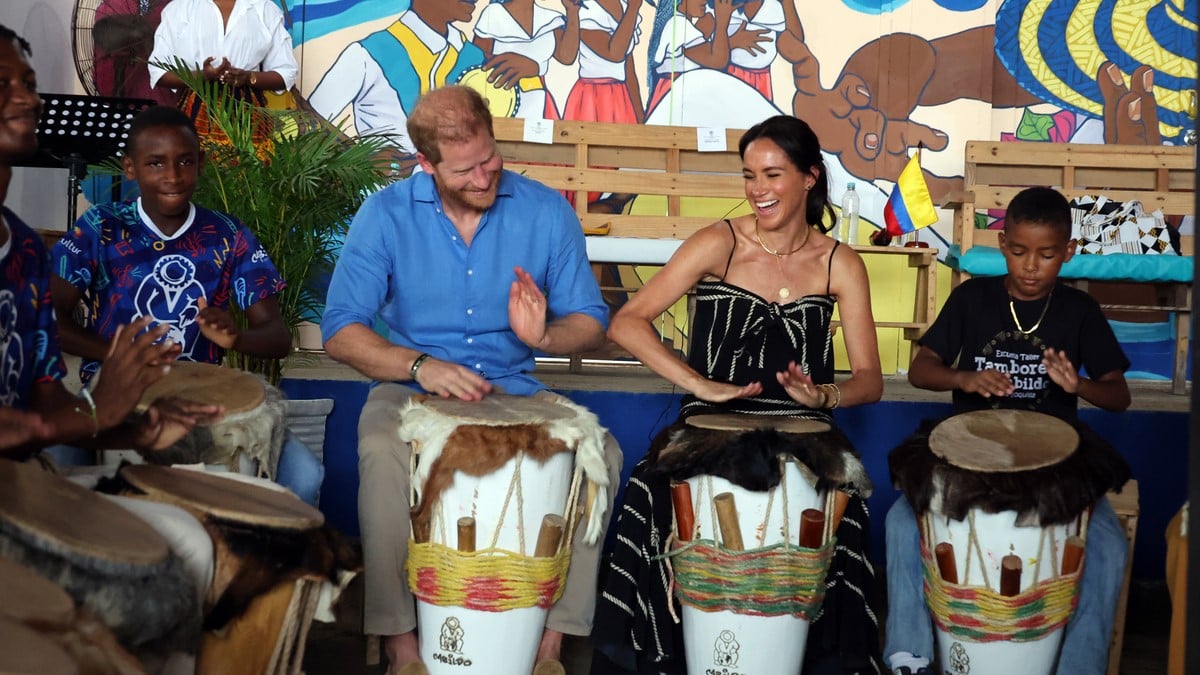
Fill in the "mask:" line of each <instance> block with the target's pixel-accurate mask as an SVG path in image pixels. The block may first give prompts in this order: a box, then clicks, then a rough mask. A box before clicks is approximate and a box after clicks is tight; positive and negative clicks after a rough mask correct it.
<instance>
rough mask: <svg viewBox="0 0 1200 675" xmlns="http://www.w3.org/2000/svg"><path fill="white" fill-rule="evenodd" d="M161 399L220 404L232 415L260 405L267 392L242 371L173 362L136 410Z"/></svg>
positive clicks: (256, 380)
mask: <svg viewBox="0 0 1200 675" xmlns="http://www.w3.org/2000/svg"><path fill="white" fill-rule="evenodd" d="M160 398H181V399H183V400H185V401H192V402H193V403H205V404H210V405H223V406H225V412H226V414H230V415H235V414H237V413H243V412H247V411H249V410H253V409H255V408H257V407H258V406H260V405H262V402H263V399H265V398H266V391H265V390H264V389H263V385H262V382H261V381H259V380H258V378H256V377H254V376H253V375H251V374H250V373H247V372H246V371H244V370H238V369H237V368H226V367H224V366H218V365H215V364H211V363H193V362H190V361H176V362H175V363H172V364H171V372H169V373H167V375H166V377H164V378H162V379H161V380H159V381H157V382H155V383H154V384H152V385H150V386H149V387H147V388H146V392H145V393H144V394H142V400H141V401H140V402H139V403H138V408H139V409H140V410H143V411H144V410H145V409H146V408H148V407H150V404H151V403H153V402H155V401H157V400H158V399H160Z"/></svg>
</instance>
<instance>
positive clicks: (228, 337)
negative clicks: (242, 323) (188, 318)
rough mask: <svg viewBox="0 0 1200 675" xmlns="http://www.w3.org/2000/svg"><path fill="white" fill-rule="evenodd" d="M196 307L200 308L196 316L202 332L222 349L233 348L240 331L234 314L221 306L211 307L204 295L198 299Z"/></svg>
mask: <svg viewBox="0 0 1200 675" xmlns="http://www.w3.org/2000/svg"><path fill="white" fill-rule="evenodd" d="M196 307H197V308H199V310H200V313H199V314H198V315H197V316H196V323H197V324H199V325H200V334H201V335H203V336H204V337H206V338H208V339H209V341H211V342H212V343H213V344H215V345H217V346H218V347H220V348H222V349H233V348H234V345H235V344H237V339H238V335H239V333H240V331H239V330H238V326H237V322H236V321H234V319H233V315H232V314H230V313H229V312H228V311H227V310H224V309H221V308H220V307H209V305H208V301H207V300H205V299H204V298H203V297H202V298H199V299H198V300H196Z"/></svg>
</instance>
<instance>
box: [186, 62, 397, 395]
mask: <svg viewBox="0 0 1200 675" xmlns="http://www.w3.org/2000/svg"><path fill="white" fill-rule="evenodd" d="M171 70H172V72H174V73H175V74H176V75H177V76H178V77H179V79H180V80H182V81H183V83H184V84H185V85H186V86H188V87H190V88H191V89H192V90H193V91H195V92H196V94H197V96H198V97H199V98H200V99H201V100H202V101H203V102H204V104H205V107H206V108H207V111H208V115H209V118H210V120H211V125H212V127H213V128H214V129H218V130H220V131H221V132H224V136H225V137H226V138H227V139H228V140H227V142H212V141H209V140H208V139H201V144H202V147H203V150H204V151H205V153H206V157H207V161H206V162H205V166H204V169H203V171H202V172H201V174H200V179H199V184H198V185H197V189H196V194H195V197H194V199H195V201H196V203H198V204H201V205H203V206H206V207H208V208H211V209H216V210H220V211H224V212H226V213H229V214H231V215H233V216H235V217H237V218H238V219H239V220H241V221H242V222H243V223H245V224H246V226H247V227H249V228H250V230H251V231H252V232H254V234H255V236H256V237H258V240H259V241H260V242H261V243H262V245H263V247H264V248H265V249H266V250H267V253H268V254H270V256H271V260H272V261H273V262H274V263H275V266H276V267H277V268H278V269H279V272H280V274H281V276H282V277H283V279H284V280H285V281H287V288H286V289H285V290H284V291H283V292H282V293H281V294H280V295H279V297H278V301H279V308H280V311H281V312H282V314H283V319H284V321H285V322H286V323H287V325H288V326H289V328H290V329H291V331H292V338H293V342H295V339H296V337H297V330H298V327H299V326H300V325H301V324H302V323H303V322H305V321H311V320H313V319H315V318H316V317H319V316H320V315H321V312H322V311H323V308H324V294H323V289H322V288H321V286H320V284H321V282H322V281H323V280H324V279H326V278H327V277H328V274H329V273H330V272H331V271H332V269H333V264H334V262H335V261H336V256H337V253H338V251H339V250H340V247H341V242H342V240H343V238H344V235H345V233H346V229H347V226H348V224H349V222H350V219H351V217H352V216H353V215H354V213H355V212H356V211H357V210H358V207H359V206H360V205H361V204H362V202H363V200H364V199H365V198H366V197H367V195H369V194H370V193H372V192H374V191H375V190H378V189H379V188H381V187H383V186H384V185H386V184H387V183H389V182H391V180H393V178H392V177H391V175H390V173H391V172H390V171H389V166H388V163H387V160H385V159H381V158H382V157H384V156H385V155H386V151H388V150H389V149H390V148H391V147H393V143H394V142H393V139H392V138H391V137H390V136H389V135H387V134H361V135H359V136H357V137H353V138H351V137H348V136H347V135H346V134H344V133H342V132H341V131H340V130H339V129H337V128H336V127H334V126H333V125H331V124H330V123H329V122H327V121H326V120H324V119H323V118H321V117H320V116H318V115H317V114H316V113H314V112H309V111H303V110H271V109H266V108H261V107H257V106H254V105H251V104H248V103H245V102H242V101H239V100H237V99H235V98H234V97H233V96H230V95H229V94H228V93H227V91H226V90H225V88H224V87H223V86H221V85H219V84H217V83H214V82H208V81H205V80H204V79H203V78H201V77H197V76H196V75H195V74H193V73H191V72H190V71H189V69H188V68H187V67H185V66H183V64H182V63H179V64H176V65H175V67H174V68H171ZM264 123H266V124H270V125H272V127H273V129H274V133H273V134H272V135H271V137H270V140H269V141H268V142H266V143H260V144H259V145H257V146H255V144H254V143H253V142H252V140H251V136H252V130H253V129H254V128H255V126H256V125H261V124H264ZM289 358H295V355H294V356H293V357H289ZM226 362H227V363H228V365H231V366H235V367H238V368H242V369H244V370H249V371H251V372H256V373H259V374H261V375H263V376H264V377H266V378H267V380H268V381H269V382H271V383H272V384H278V383H279V380H280V378H281V377H282V371H283V367H284V365H285V364H284V362H283V360H281V359H262V358H255V357H249V356H246V355H244V354H239V353H236V352H230V353H229V354H228V355H227V357H226Z"/></svg>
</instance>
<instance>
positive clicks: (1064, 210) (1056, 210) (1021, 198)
mask: <svg viewBox="0 0 1200 675" xmlns="http://www.w3.org/2000/svg"><path fill="white" fill-rule="evenodd" d="M1018 225H1043V226H1046V227H1052V228H1054V229H1055V230H1056V231H1057V232H1058V233H1059V234H1061V235H1062V237H1063V239H1070V238H1071V205H1070V204H1069V203H1068V202H1067V198H1066V197H1064V196H1063V195H1062V193H1061V192H1059V191H1058V190H1055V189H1053V188H1048V187H1031V188H1025V189H1024V190H1021V191H1020V192H1018V193H1017V196H1016V197H1013V198H1012V201H1010V202H1009V203H1008V211H1007V212H1006V213H1005V214H1004V231H1005V232H1009V231H1010V228H1012V227H1016V226H1018Z"/></svg>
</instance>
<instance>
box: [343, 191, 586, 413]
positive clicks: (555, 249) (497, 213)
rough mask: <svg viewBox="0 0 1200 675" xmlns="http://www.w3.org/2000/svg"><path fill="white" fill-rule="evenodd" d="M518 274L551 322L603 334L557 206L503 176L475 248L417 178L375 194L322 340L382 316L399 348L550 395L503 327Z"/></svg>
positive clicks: (579, 248) (569, 226) (357, 226)
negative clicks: (583, 321) (575, 322)
mask: <svg viewBox="0 0 1200 675" xmlns="http://www.w3.org/2000/svg"><path fill="white" fill-rule="evenodd" d="M516 266H520V267H521V268H523V269H524V270H525V271H527V272H529V274H530V275H532V276H533V279H534V281H535V282H537V284H538V286H539V287H540V288H541V289H542V290H543V292H544V293H546V296H547V301H548V303H549V309H550V316H549V318H548V320H552V319H554V318H556V317H562V316H566V315H568V314H576V313H580V314H585V315H587V316H590V317H592V318H594V319H596V320H597V321H599V322H600V324H601V325H602V326H607V325H608V308H607V307H606V306H605V305H604V302H603V300H602V299H601V297H600V288H599V286H598V285H597V284H596V280H595V277H594V276H593V275H592V272H591V269H590V268H589V267H588V260H587V251H586V248H585V246H584V238H583V230H582V229H581V228H580V226H579V219H578V218H577V217H576V216H575V213H574V212H573V211H572V210H571V208H570V206H569V205H568V204H567V202H566V200H564V199H563V198H562V195H560V194H559V193H557V192H555V191H553V190H551V189H550V188H547V187H546V186H544V185H542V184H540V183H537V182H535V181H532V180H529V179H528V178H524V177H522V176H519V175H517V174H515V173H512V172H509V171H504V172H502V174H501V176H500V184H499V186H498V188H497V194H496V202H495V204H493V205H492V207H491V208H489V209H488V210H487V211H486V212H484V214H483V217H482V218H481V220H480V221H479V225H478V227H477V228H476V230H475V236H474V237H473V238H472V240H471V245H470V246H469V247H468V246H467V245H466V244H465V243H464V242H463V240H462V237H461V236H459V234H458V231H457V230H455V229H454V224H453V223H451V222H450V219H449V218H447V217H446V215H445V214H444V213H443V212H442V203H441V198H440V197H439V195H438V193H437V188H436V186H435V185H434V182H433V178H432V177H431V176H429V175H427V174H423V173H422V174H417V175H414V176H413V177H411V178H409V179H407V180H404V181H400V182H398V183H395V184H393V185H391V186H389V187H387V188H384V189H383V190H380V191H379V192H377V193H375V194H373V195H371V196H370V197H369V198H367V200H366V202H365V203H364V204H363V205H362V208H360V209H359V210H358V213H357V214H356V215H355V216H354V221H353V222H352V223H351V225H350V232H349V235H348V236H347V238H346V244H345V246H344V248H343V249H342V255H341V258H340V259H339V260H338V263H337V267H336V269H335V270H334V273H333V280H332V281H331V282H330V285H329V296H328V299H327V304H326V309H325V316H324V318H323V319H322V321H321V334H322V337H323V338H324V339H325V340H329V338H330V337H332V336H333V335H334V334H335V333H337V332H338V331H339V330H341V329H342V328H344V327H346V326H348V325H350V324H352V323H360V324H363V325H365V326H368V327H371V326H373V325H374V324H375V317H376V316H377V315H378V316H379V317H381V318H382V319H383V322H384V323H385V324H386V325H387V328H388V339H389V340H390V341H391V342H393V343H394V344H398V345H402V346H405V347H409V348H412V349H416V350H417V351H421V352H428V353H429V354H430V355H432V356H433V357H435V358H438V359H441V360H444V361H450V362H453V363H457V364H459V365H461V366H463V367H465V368H468V369H470V370H472V371H474V372H476V373H478V374H479V375H480V376H482V377H484V378H485V379H487V380H489V381H491V382H493V383H494V384H498V385H500V386H501V387H503V388H504V390H505V391H507V392H508V393H511V394H532V393H534V392H536V391H538V390H540V389H543V388H544V387H543V385H542V384H541V383H540V382H538V381H537V380H536V379H534V378H533V377H532V376H530V375H529V373H530V372H532V371H533V367H534V361H533V356H534V354H533V350H532V349H530V348H529V346H527V345H526V344H525V343H523V342H521V340H520V339H518V338H517V336H516V334H515V333H513V331H512V328H511V327H510V325H509V321H508V291H509V287H510V286H511V285H512V282H513V281H514V280H515V279H516V274H515V273H514V272H513V268H514V267H516Z"/></svg>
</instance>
